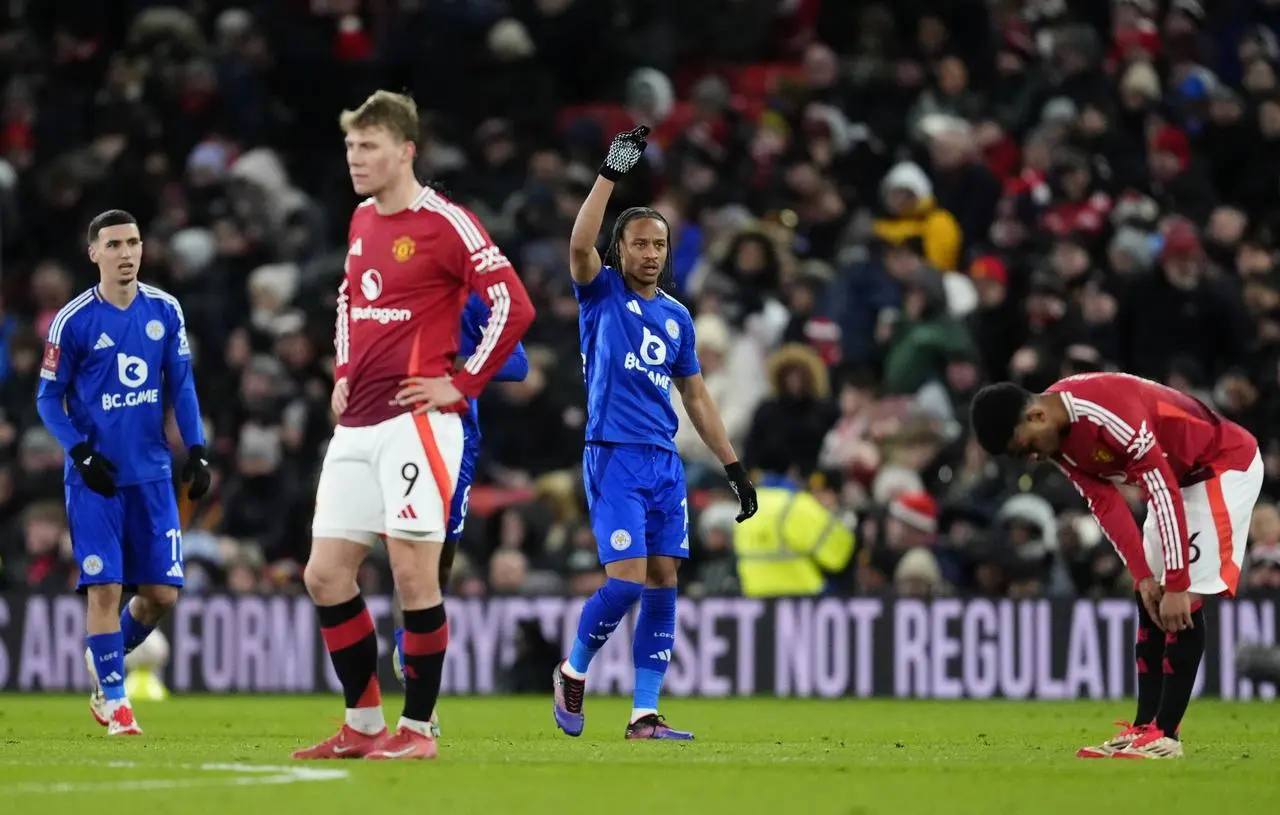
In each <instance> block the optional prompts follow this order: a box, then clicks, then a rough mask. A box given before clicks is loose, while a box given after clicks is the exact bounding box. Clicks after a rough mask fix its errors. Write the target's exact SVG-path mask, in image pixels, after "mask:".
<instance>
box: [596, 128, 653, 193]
mask: <svg viewBox="0 0 1280 815" xmlns="http://www.w3.org/2000/svg"><path fill="white" fill-rule="evenodd" d="M648 135H649V128H648V127H646V126H645V125H640V126H639V127H637V128H636V129H634V130H629V131H627V132H626V133H619V134H618V135H616V136H614V137H613V141H612V142H610V143H609V154H608V155H607V156H605V158H604V164H601V165H600V175H602V176H604V177H605V178H607V179H609V180H610V181H617V180H618V179H620V178H622V177H623V176H624V175H626V174H627V173H629V172H631V171H632V170H634V169H635V166H636V165H637V164H639V163H640V157H641V156H643V155H644V148H646V147H648V146H649V143H648V142H647V141H645V140H644V139H645V136H648Z"/></svg>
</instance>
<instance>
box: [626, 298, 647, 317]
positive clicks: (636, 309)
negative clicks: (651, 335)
mask: <svg viewBox="0 0 1280 815" xmlns="http://www.w3.org/2000/svg"><path fill="white" fill-rule="evenodd" d="M627 311H629V312H631V313H632V314H639V315H640V316H642V317H643V316H644V312H642V311H641V310H640V304H639V303H637V302H636V301H635V300H628V301H627Z"/></svg>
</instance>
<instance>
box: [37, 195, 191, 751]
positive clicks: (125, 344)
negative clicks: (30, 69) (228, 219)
mask: <svg viewBox="0 0 1280 815" xmlns="http://www.w3.org/2000/svg"><path fill="white" fill-rule="evenodd" d="M88 238H89V259H90V260H92V261H93V262H94V263H95V264H97V266H98V276H99V282H98V285H97V286H94V287H93V288H92V289H89V290H88V291H86V292H83V293H82V294H80V295H79V296H78V297H75V298H73V299H72V300H71V302H69V303H67V305H65V306H63V308H62V310H61V311H59V312H58V314H57V316H55V317H54V318H53V322H52V323H51V324H50V326H49V338H48V343H47V344H46V346H45V351H44V364H43V366H42V367H41V370H40V389H39V391H38V393H37V396H36V408H37V409H38V410H39V412H40V418H41V419H42V420H43V421H44V424H45V426H46V427H48V428H49V432H51V433H52V434H53V435H54V437H56V438H57V439H58V441H59V442H60V443H61V444H62V447H63V449H65V450H67V451H68V454H67V465H66V474H65V479H64V480H65V481H66V494H67V519H68V525H69V527H70V530H71V544H72V549H73V551H74V553H75V559H76V562H77V563H78V564H79V566H80V585H79V589H80V591H82V592H85V593H86V594H87V595H88V609H87V615H88V616H87V620H86V623H85V631H86V632H87V633H88V637H87V645H88V649H87V651H86V653H85V659H86V662H87V663H88V666H89V674H90V676H91V677H92V678H93V681H94V687H93V694H92V695H91V697H90V705H91V710H92V712H93V715H94V718H95V719H97V720H98V723H99V724H102V725H105V726H106V727H107V732H108V733H109V734H111V735H136V734H138V733H141V732H142V729H141V728H140V727H139V726H138V723H137V721H136V720H135V719H134V716H133V708H132V707H131V705H130V704H129V700H128V698H127V696H126V695H125V689H124V674H125V667H124V657H125V654H127V653H129V652H130V651H132V650H133V649H134V648H136V647H138V646H139V645H141V644H142V641H143V640H145V639H146V638H147V635H149V634H150V633H151V630H152V629H153V628H155V626H156V623H158V622H159V621H160V618H161V617H163V616H164V615H165V613H166V612H168V611H169V609H171V608H173V605H174V603H176V602H177V601H178V591H179V589H181V587H182V530H181V527H180V525H179V522H178V503H177V500H176V497H175V495H174V491H173V483H172V478H173V475H172V464H171V461H170V456H169V443H168V440H167V439H166V437H165V417H164V414H165V407H166V405H171V406H172V407H173V411H174V415H175V417H176V419H177V421H178V429H179V431H180V432H181V433H182V438H183V440H184V441H185V442H186V443H187V444H188V445H190V450H189V452H188V456H187V462H186V465H185V466H184V468H183V471H182V478H183V480H184V481H190V482H191V487H190V489H189V492H188V494H189V495H190V496H191V497H192V498H199V497H200V496H202V495H204V493H205V492H206V491H207V490H208V489H209V470H208V463H207V461H206V460H205V452H204V443H205V441H204V425H203V423H202V422H201V419H200V406H199V404H198V402H197V400H196V391H195V383H194V379H193V376H192V372H191V350H190V348H189V347H188V346H187V331H186V324H185V323H184V321H183V316H182V307H181V306H179V305H178V301H177V300H176V299H174V298H173V297H172V296H171V295H169V294H166V293H165V292H163V291H161V290H160V289H157V288H156V287H154V286H148V285H146V284H145V283H141V284H140V283H139V282H138V270H139V268H140V267H141V265H142V236H141V234H140V233H139V232H138V224H137V222H136V221H135V220H134V218H133V216H132V215H130V214H129V213H127V212H123V211H121V210H109V211H107V212H104V213H102V214H101V215H99V216H98V217H96V218H94V219H93V221H92V223H90V225H89V235H88ZM125 586H128V587H130V588H131V589H132V588H136V590H137V594H136V595H135V596H134V597H133V598H132V600H130V602H129V604H128V605H127V606H126V607H125V609H124V611H123V612H121V610H120V600H121V595H122V593H123V590H124V587H125Z"/></svg>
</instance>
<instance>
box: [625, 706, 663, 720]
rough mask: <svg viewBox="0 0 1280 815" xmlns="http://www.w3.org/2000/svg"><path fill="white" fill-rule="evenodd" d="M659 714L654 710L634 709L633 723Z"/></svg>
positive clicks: (632, 709) (632, 710)
mask: <svg viewBox="0 0 1280 815" xmlns="http://www.w3.org/2000/svg"><path fill="white" fill-rule="evenodd" d="M657 713H658V711H656V710H653V709H652V708H647V707H633V708H631V723H632V724H635V723H636V722H638V721H640V720H641V719H643V718H644V717H645V716H656V715H657Z"/></svg>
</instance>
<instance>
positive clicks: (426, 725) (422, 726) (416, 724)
mask: <svg viewBox="0 0 1280 815" xmlns="http://www.w3.org/2000/svg"><path fill="white" fill-rule="evenodd" d="M400 727H404V728H408V729H409V730H412V731H413V732H415V733H418V734H420V735H423V736H430V735H431V722H420V721H418V720H417V719H406V718H405V717H403V716H401V717H400Z"/></svg>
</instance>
